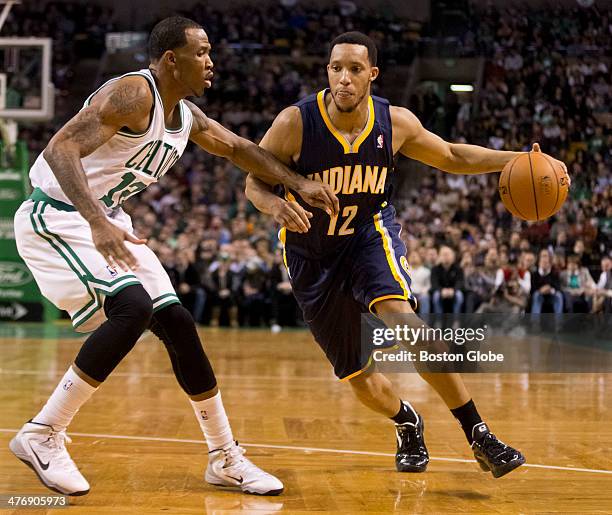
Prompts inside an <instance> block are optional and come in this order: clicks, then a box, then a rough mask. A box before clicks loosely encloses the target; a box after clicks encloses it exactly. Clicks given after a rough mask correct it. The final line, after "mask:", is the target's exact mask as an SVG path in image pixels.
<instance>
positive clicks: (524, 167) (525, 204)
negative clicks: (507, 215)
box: [499, 152, 569, 222]
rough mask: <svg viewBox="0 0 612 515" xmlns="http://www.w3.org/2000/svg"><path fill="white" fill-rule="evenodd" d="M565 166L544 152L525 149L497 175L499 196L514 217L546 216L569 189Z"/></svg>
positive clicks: (541, 217) (539, 218)
mask: <svg viewBox="0 0 612 515" xmlns="http://www.w3.org/2000/svg"><path fill="white" fill-rule="evenodd" d="M568 187H569V184H568V178H567V174H566V172H565V170H563V169H562V168H561V166H560V165H559V164H558V163H557V162H556V161H555V160H553V159H552V158H551V157H550V156H548V155H546V154H544V153H543V152H525V153H524V154H521V155H519V156H517V157H515V158H514V159H513V160H512V161H510V162H508V163H507V164H506V166H504V169H503V170H502V173H501V175H500V177H499V196H500V197H501V200H502V202H503V203H504V206H506V209H507V210H508V211H510V212H511V213H512V214H513V215H514V216H516V217H517V218H521V219H522V220H527V221H529V222H537V221H540V220H546V219H547V218H549V217H551V216H552V215H554V214H555V213H556V212H557V211H559V209H561V206H562V205H563V203H564V202H565V199H566V198H567V191H568Z"/></svg>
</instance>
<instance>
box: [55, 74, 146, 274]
mask: <svg viewBox="0 0 612 515" xmlns="http://www.w3.org/2000/svg"><path fill="white" fill-rule="evenodd" d="M152 106H153V97H152V93H151V90H150V88H149V87H148V85H147V82H146V79H145V78H143V77H125V78H123V79H120V80H118V81H116V82H114V83H112V84H109V85H108V86H106V87H105V88H104V89H103V90H101V91H100V92H99V93H97V94H96V95H95V96H94V98H93V101H92V103H91V105H90V106H88V107H86V108H85V109H83V110H82V111H80V112H79V113H77V115H76V116H75V117H74V118H72V119H71V120H69V121H68V122H67V123H66V125H64V126H63V127H62V128H61V129H60V130H59V132H57V134H55V136H53V138H52V139H51V141H50V142H49V144H48V145H47V148H46V149H45V150H44V152H43V157H44V158H45V160H46V161H47V163H48V164H49V166H50V168H51V171H52V172H53V174H54V175H55V177H56V178H57V181H58V182H59V185H60V186H61V188H62V191H63V192H64V193H65V194H66V196H67V197H68V198H69V199H70V202H72V204H73V205H74V207H75V208H76V209H77V211H78V212H79V213H80V214H81V215H82V216H83V218H85V220H87V222H88V223H89V225H90V226H91V231H92V236H93V239H94V243H95V245H96V248H97V249H98V251H99V252H100V253H101V254H102V255H103V256H104V258H105V259H106V260H107V261H108V263H109V264H110V265H114V264H115V263H116V264H118V265H120V266H121V267H122V268H124V269H126V265H127V266H129V267H135V266H136V260H135V258H134V256H133V255H132V253H131V252H129V251H128V250H127V248H126V247H125V244H124V240H126V239H127V240H129V241H132V242H133V243H143V241H142V240H138V239H137V238H134V237H133V236H131V235H130V234H128V233H126V232H125V231H122V230H120V229H119V228H117V227H116V226H115V225H113V224H111V223H110V222H109V221H108V220H107V219H106V216H105V215H104V211H103V210H102V207H101V206H100V202H98V200H97V199H96V198H95V197H94V196H93V194H92V192H91V190H90V189H89V185H88V183H87V178H86V176H85V171H84V170H83V165H82V163H81V158H83V157H85V156H88V155H89V154H91V153H92V152H93V151H94V150H96V149H97V148H98V147H100V146H101V145H103V144H104V143H106V142H107V141H108V140H109V139H110V138H111V137H112V136H113V135H114V134H115V133H116V132H117V131H118V130H119V129H121V127H129V128H130V129H132V130H138V129H140V128H141V127H142V126H143V124H144V126H146V125H147V123H148V119H149V114H150V111H151V108H152Z"/></svg>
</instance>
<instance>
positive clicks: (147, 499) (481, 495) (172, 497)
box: [0, 329, 612, 514]
mask: <svg viewBox="0 0 612 515" xmlns="http://www.w3.org/2000/svg"><path fill="white" fill-rule="evenodd" d="M39 332H40V331H39ZM0 334H2V335H4V336H1V337H0V357H1V361H0V363H1V364H0V400H1V412H0V494H2V493H12V494H17V493H29V494H33V493H47V490H46V489H44V487H42V486H41V485H40V483H39V482H38V480H37V479H36V478H35V476H34V474H33V473H32V472H31V471H30V470H29V469H28V468H26V467H25V466H24V465H23V464H22V463H21V462H19V461H18V460H17V459H16V458H15V457H14V456H13V455H12V454H10V452H9V450H8V447H7V445H8V442H9V440H10V438H11V437H12V434H13V433H14V432H15V431H16V430H17V429H18V428H19V427H20V426H21V425H22V424H23V422H24V421H25V420H27V419H28V418H29V417H31V416H33V415H34V414H35V413H36V411H37V410H38V409H39V407H40V406H41V405H42V404H43V403H44V401H45V400H46V398H47V396H48V395H49V393H50V392H51V391H52V389H53V388H54V386H55V385H56V383H57V381H58V379H59V378H60V376H61V375H62V374H63V373H64V371H65V369H66V368H67V366H68V365H69V364H70V362H71V361H72V359H73V358H74V356H75V355H76V352H77V350H78V348H79V345H80V340H79V339H74V338H40V337H38V333H36V332H34V333H32V331H22V332H21V333H17V334H16V335H13V336H11V333H10V331H9V332H7V331H4V330H2V331H0ZM202 337H203V340H204V341H205V347H206V349H207V351H208V353H209V355H210V357H211V360H212V361H213V364H214V366H215V369H216V371H217V375H218V379H219V383H220V386H221V388H222V392H223V397H224V401H225V404H226V408H227V411H228V413H229V416H230V420H231V421H232V424H233V429H234V434H235V435H236V437H237V438H238V439H239V440H240V442H241V443H242V444H243V445H244V446H245V447H246V448H247V451H248V454H247V455H248V456H249V457H250V458H251V459H253V461H255V462H256V463H257V464H258V465H260V466H262V467H263V468H265V469H266V470H268V471H270V472H273V473H274V474H276V475H278V476H279V477H280V478H281V479H282V480H283V481H284V483H285V492H284V493H283V494H282V495H281V496H279V497H276V498H262V497H254V496H247V495H243V494H240V493H236V492H228V491H220V490H218V489H215V488H214V487H211V486H209V485H207V484H206V483H205V482H204V480H203V472H204V469H205V466H206V452H207V450H206V446H205V445H203V442H202V437H201V433H200V430H199V427H198V425H197V422H196V420H195V418H194V415H193V413H192V411H191V408H190V406H189V404H188V403H187V401H186V398H185V396H184V395H183V393H182V391H181V390H180V388H179V387H178V385H177V384H176V382H175V380H174V377H173V375H172V371H171V367H170V363H169V361H168V359H167V357H166V354H165V351H164V349H163V346H162V345H161V344H160V343H159V342H158V341H157V340H156V339H155V337H153V336H151V335H149V334H147V335H145V336H143V338H142V339H141V340H140V341H139V343H138V344H137V346H136V348H135V349H134V350H133V351H132V353H131V354H130V355H129V356H128V357H127V359H126V360H125V361H124V362H123V363H122V364H121V365H120V366H119V367H118V369H117V370H116V371H115V373H114V374H113V375H112V376H111V377H110V378H109V379H108V380H107V382H106V383H105V384H104V385H103V386H102V387H101V389H100V390H99V391H98V392H97V393H96V395H95V396H94V397H93V398H92V400H91V401H90V402H89V403H88V404H86V405H85V406H84V407H83V409H82V410H81V411H80V412H79V413H78V414H77V416H76V417H75V419H74V422H73V424H72V425H71V427H70V430H71V431H70V434H71V435H72V438H73V443H72V444H71V445H70V447H69V449H70V452H71V454H72V456H73V458H74V459H75V461H76V462H77V464H78V465H79V467H80V469H81V471H82V472H83V473H84V475H85V476H86V477H87V478H88V480H89V482H90V483H91V492H90V493H89V494H88V495H87V496H84V497H80V498H73V499H71V504H72V505H71V507H70V508H69V512H70V513H76V514H81V513H83V514H88V513H102V514H111V513H112V514H116V513H130V514H151V513H169V514H183V513H186V514H187V513H209V514H220V513H237V512H244V513H280V512H285V513H295V514H298V513H348V514H353V513H362V512H367V513H392V512H395V513H435V514H440V513H470V514H472V513H487V514H488V513H559V512H562V513H612V402H611V400H612V376H611V375H606V374H587V373H585V374H564V375H561V374H556V375H554V374H550V375H545V374H540V375H527V374H507V375H498V374H483V375H466V376H465V379H466V382H467V384H468V386H469V388H470V390H471V392H472V394H473V397H474V399H475V401H476V403H477V405H478V406H479V409H480V412H481V414H482V415H483V416H484V417H485V419H486V420H487V421H488V422H489V423H490V425H491V427H492V429H493V431H494V432H495V433H496V434H497V435H498V436H499V437H500V438H501V439H502V440H504V441H507V442H511V443H512V444H513V445H515V446H516V447H518V448H519V449H521V450H522V451H523V452H524V454H525V455H526V457H527V460H528V464H529V465H528V466H525V467H522V468H520V469H519V470H517V471H514V472H513V473H511V474H510V475H508V476H506V477H504V478H501V479H493V478H492V477H491V476H490V474H485V473H483V472H481V471H480V469H479V468H478V466H477V465H476V464H475V463H474V462H473V461H472V455H471V453H470V451H469V448H468V446H467V444H466V442H465V439H464V436H463V434H462V432H461V431H460V429H459V426H458V424H457V423H456V422H455V421H454V419H453V418H452V417H451V415H450V413H449V412H448V410H447V409H446V408H445V406H444V405H443V403H442V401H441V400H439V398H438V397H437V395H436V394H435V393H434V392H433V391H432V390H431V389H430V387H429V386H428V385H426V384H425V383H424V382H423V381H421V380H420V378H419V377H418V376H416V375H412V374H403V375H399V374H396V375H393V376H391V377H392V379H393V380H394V382H395V384H396V385H397V387H398V389H399V390H400V392H401V394H402V396H403V397H404V398H406V399H408V400H410V401H411V402H412V403H413V404H414V405H415V406H416V407H417V409H418V410H420V412H421V413H422V415H423V416H424V418H425V420H426V424H427V425H426V433H425V436H426V442H427V444H428V447H429V451H430V454H431V456H432V459H431V462H430V465H429V468H428V471H427V472H426V473H424V474H399V473H397V472H395V469H394V462H393V453H394V446H395V438H394V433H393V427H392V424H391V423H390V422H389V421H388V420H385V419H383V418H381V417H380V416H377V415H376V414H373V413H371V412H369V411H368V410H366V409H365V408H363V407H361V405H360V404H359V403H358V402H357V401H356V399H354V398H353V396H352V393H351V392H350V391H349V387H348V386H347V385H345V384H342V383H339V382H338V381H336V380H335V378H334V377H333V375H332V372H331V368H330V366H329V365H328V364H327V362H326V360H325V359H324V356H323V355H322V353H321V351H320V350H319V349H318V347H317V346H316V345H315V344H314V343H313V342H312V340H311V338H310V335H309V334H308V333H306V332H299V331H296V332H283V333H280V334H277V335H272V334H270V333H269V332H268V331H264V330H262V331H232V330H225V331H224V330H220V329H217V330H212V329H211V330H202ZM44 512H45V511H44V510H37V511H32V512H31V513H44ZM14 513H19V514H22V513H27V511H25V510H15V511H14ZM48 513H57V512H56V511H51V510H49V511H48ZM60 513H62V512H61V511H60Z"/></svg>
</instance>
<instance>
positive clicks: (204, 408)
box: [189, 392, 234, 451]
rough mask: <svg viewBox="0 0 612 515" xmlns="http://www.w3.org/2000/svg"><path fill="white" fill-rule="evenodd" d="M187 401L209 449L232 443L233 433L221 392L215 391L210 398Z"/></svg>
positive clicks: (222, 447) (220, 447)
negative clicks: (191, 407)
mask: <svg viewBox="0 0 612 515" xmlns="http://www.w3.org/2000/svg"><path fill="white" fill-rule="evenodd" d="M189 402H191V405H192V406H193V411H194V412H195V414H196V417H197V418H198V422H199V423H200V427H201V428H202V432H203V433H204V438H206V443H207V444H208V450H209V451H214V450H216V449H225V448H226V447H228V446H229V445H231V444H232V443H233V441H234V435H233V434H232V428H231V427H230V424H229V420H228V419H227V415H226V414H225V408H224V407H223V401H222V400H221V392H217V394H216V395H215V396H214V397H211V398H210V399H205V400H203V401H194V400H191V399H189Z"/></svg>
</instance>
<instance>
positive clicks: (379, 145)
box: [376, 134, 385, 148]
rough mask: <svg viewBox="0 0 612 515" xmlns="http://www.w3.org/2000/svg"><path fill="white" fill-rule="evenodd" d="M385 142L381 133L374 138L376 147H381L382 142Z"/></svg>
mask: <svg viewBox="0 0 612 515" xmlns="http://www.w3.org/2000/svg"><path fill="white" fill-rule="evenodd" d="M384 142H385V140H384V139H383V135H382V134H380V135H379V136H378V138H377V139H376V148H383V143H384Z"/></svg>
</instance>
